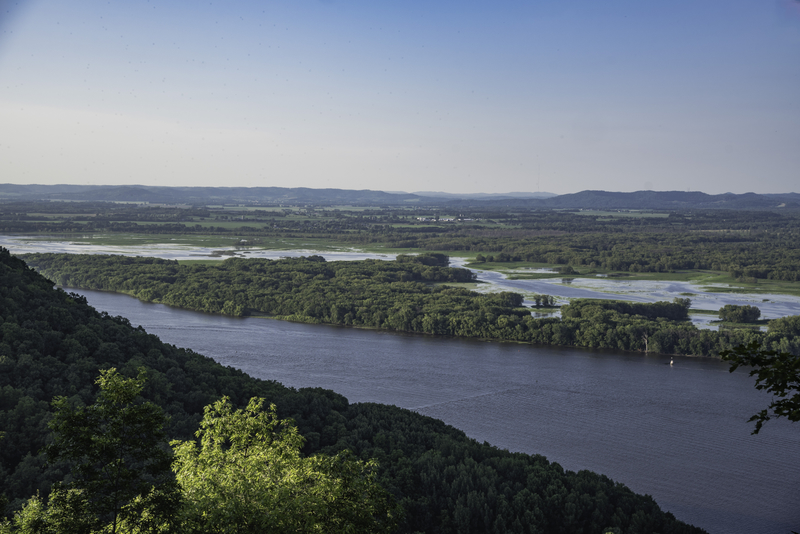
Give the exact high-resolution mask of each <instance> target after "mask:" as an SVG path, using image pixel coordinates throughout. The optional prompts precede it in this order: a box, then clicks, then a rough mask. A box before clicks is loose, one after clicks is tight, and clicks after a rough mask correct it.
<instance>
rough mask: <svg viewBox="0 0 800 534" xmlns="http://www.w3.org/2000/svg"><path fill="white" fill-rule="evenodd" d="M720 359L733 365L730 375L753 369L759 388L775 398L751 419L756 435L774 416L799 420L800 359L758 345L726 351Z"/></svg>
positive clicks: (743, 346)
mask: <svg viewBox="0 0 800 534" xmlns="http://www.w3.org/2000/svg"><path fill="white" fill-rule="evenodd" d="M720 357H721V358H722V359H723V360H726V361H729V362H731V368H730V372H733V371H735V370H736V369H738V368H739V367H740V366H748V367H753V369H752V370H751V371H750V376H755V377H756V389H761V390H766V391H767V392H769V393H772V394H773V395H774V396H775V398H774V399H773V400H772V402H771V403H770V404H769V406H768V407H767V408H766V409H764V410H761V411H760V412H758V413H757V414H755V415H754V416H753V417H751V418H750V419H749V422H752V421H755V422H756V428H755V430H753V434H758V432H759V430H761V427H762V426H763V425H764V423H766V422H767V421H769V420H770V419H771V418H772V417H785V418H787V419H788V420H789V421H792V422H797V421H800V356H796V355H792V354H788V353H786V352H777V351H774V350H765V349H764V348H763V347H762V346H761V345H759V344H758V343H750V344H749V345H739V346H738V347H735V348H734V349H732V350H726V351H723V352H721V353H720Z"/></svg>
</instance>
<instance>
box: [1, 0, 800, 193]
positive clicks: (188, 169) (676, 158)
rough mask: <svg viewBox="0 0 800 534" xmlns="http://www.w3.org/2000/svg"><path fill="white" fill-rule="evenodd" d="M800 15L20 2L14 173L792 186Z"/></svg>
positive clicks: (402, 185) (558, 185) (731, 9)
mask: <svg viewBox="0 0 800 534" xmlns="http://www.w3.org/2000/svg"><path fill="white" fill-rule="evenodd" d="M798 45H800V2H798V1H797V0H768V1H763V0H762V1H758V2H757V1H755V0H731V1H726V2H722V1H721V0H709V1H708V2H702V3H700V2H688V1H679V2H673V3H669V4H664V3H643V2H633V1H630V0H627V1H621V0H617V1H611V2H604V3H596V2H589V1H588V0H578V1H576V2H573V3H571V4H569V5H567V4H564V3H560V2H554V1H543V2H537V3H535V4H532V3H528V2H523V1H521V0H513V1H509V2H504V3H501V4H498V3H489V2H485V1H476V2H470V3H464V2H454V1H452V0H447V1H442V2H438V3H425V2H418V1H411V2H404V3H380V4H376V3H374V2H365V1H363V0H308V1H306V2H295V3H291V4H282V3H278V2H269V1H261V2H254V1H250V0H231V1H230V2H226V3H220V4H217V3H214V2H210V3H203V4H202V5H200V4H196V3H190V2H187V1H181V0H178V1H175V2H170V3H168V4H157V3H156V4H153V3H151V2H148V1H144V0H129V1H127V2H121V1H118V0H112V1H110V2H109V1H104V2H101V1H99V0H80V1H78V2H72V3H60V2H56V1H55V0H28V1H24V0H19V1H12V2H6V3H4V4H2V6H0V125H2V126H0V182H6V183H15V184H35V183H39V184H62V183H72V184H79V185H86V184H98V185H100V184H103V185H121V184H141V185H151V186H152V185H173V186H190V185H196V186H241V187H263V186H277V187H309V188H339V189H372V190H379V191H387V190H388V191H398V190H408V191H441V192H454V193H453V194H507V193H508V192H522V191H525V192H530V193H532V194H535V193H544V192H550V193H553V194H568V193H575V192H579V191H583V190H605V191H616V192H631V191H639V190H660V191H665V190H677V191H686V190H692V191H703V192H706V193H709V194H720V193H724V192H732V193H736V194H741V193H745V192H756V193H783V192H787V191H792V190H793V189H796V187H797V186H796V184H797V183H798V182H800V180H798V178H800V173H798V169H800V150H798V149H797V147H798V146H800V99H797V96H796V95H797V88H798V87H800V62H798V61H797V57H796V56H797V50H798V48H799V47H798Z"/></svg>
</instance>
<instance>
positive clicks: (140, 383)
mask: <svg viewBox="0 0 800 534" xmlns="http://www.w3.org/2000/svg"><path fill="white" fill-rule="evenodd" d="M144 383H145V370H144V369H143V368H142V369H140V371H139V376H138V378H135V379H133V378H125V377H123V376H122V375H120V374H119V373H117V370H116V369H114V368H111V369H108V370H105V371H101V372H100V377H99V378H98V379H97V384H98V385H99V386H100V395H99V396H98V398H97V400H96V401H95V403H94V404H92V405H91V406H88V407H85V408H83V407H80V408H74V407H73V406H71V405H70V402H69V400H68V399H67V398H65V397H56V398H55V399H54V400H53V406H54V408H55V414H54V416H53V418H52V420H51V421H50V424H49V426H50V428H51V429H52V430H53V434H54V440H53V443H52V444H51V445H50V446H48V448H47V454H48V457H49V458H50V460H51V461H56V460H67V461H69V462H71V463H73V465H72V475H73V481H72V482H71V483H69V484H66V485H58V486H57V488H58V489H67V490H69V489H76V490H79V491H80V494H79V495H80V497H81V499H82V500H81V501H80V502H81V503H83V504H85V505H86V506H87V507H88V508H87V509H86V510H87V511H88V512H89V513H88V514H85V513H84V514H83V515H90V516H92V517H95V518H96V521H97V522H99V523H102V524H109V527H108V529H109V530H110V532H112V533H113V532H117V531H118V530H119V526H120V524H122V523H124V524H126V525H127V526H128V529H129V530H137V531H138V530H139V518H141V517H143V516H145V515H147V516H152V515H156V516H160V517H157V521H158V520H161V521H166V520H167V519H168V518H169V517H171V515H172V514H173V513H174V508H175V504H176V503H177V497H176V495H175V492H176V491H177V488H176V487H175V486H174V483H173V480H172V477H171V476H170V475H171V473H170V465H171V462H172V458H171V455H170V454H169V453H168V451H167V450H165V449H164V448H163V446H162V444H163V443H164V442H165V441H166V436H165V434H164V432H163V430H162V426H163V424H164V414H163V411H162V410H161V408H160V407H159V406H157V405H155V404H153V403H152V402H142V401H141V400H137V398H138V397H139V394H140V393H141V391H142V389H143V388H144ZM65 495H72V494H70V493H69V492H68V491H67V492H64V491H62V492H60V493H56V496H65ZM54 502H56V503H57V502H61V500H59V499H56V498H55V496H53V495H51V503H54ZM63 502H65V503H68V504H69V507H72V508H74V507H75V505H74V502H75V501H74V500H70V499H66V500H64V501H63ZM145 502H147V503H148V504H149V505H151V506H152V508H149V507H148V509H147V510H146V511H145V510H143V509H142V508H143V506H142V505H143V504H144V503H145ZM53 506H55V505H54V504H51V507H53ZM62 508H63V507H62ZM62 508H57V509H62Z"/></svg>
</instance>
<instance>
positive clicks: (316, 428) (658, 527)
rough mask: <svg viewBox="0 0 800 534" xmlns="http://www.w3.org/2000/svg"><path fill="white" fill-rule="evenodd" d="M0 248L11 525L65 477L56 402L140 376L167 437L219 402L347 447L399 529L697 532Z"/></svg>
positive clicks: (186, 430) (652, 509)
mask: <svg viewBox="0 0 800 534" xmlns="http://www.w3.org/2000/svg"><path fill="white" fill-rule="evenodd" d="M52 286H53V284H52V282H51V281H49V280H47V279H46V278H44V277H43V276H41V275H39V274H37V273H36V272H34V271H33V270H31V269H29V268H28V267H27V266H26V265H25V264H24V262H23V261H21V260H20V259H18V258H14V257H12V256H11V255H10V254H9V253H8V251H7V250H5V249H0V432H3V437H2V440H3V441H2V444H3V446H2V448H1V449H0V488H2V490H3V494H4V496H5V497H6V498H7V499H8V505H7V506H6V510H5V513H6V514H9V513H11V512H12V511H13V510H14V509H16V508H18V507H19V505H20V504H21V503H22V502H23V501H24V500H25V499H27V498H28V497H30V496H31V495H33V494H34V493H35V492H36V491H39V492H40V493H41V495H42V496H43V497H44V496H46V495H47V494H48V492H49V489H50V486H51V484H52V483H53V482H55V481H58V480H61V479H62V478H63V477H64V476H65V473H66V466H65V465H64V464H46V462H45V457H44V455H43V454H42V453H40V451H41V449H42V447H43V446H44V445H45V444H46V443H47V441H48V439H49V438H48V435H49V430H48V427H47V422H48V421H49V420H50V418H51V417H52V408H51V404H50V403H51V401H52V399H53V398H54V397H55V396H59V395H60V396H65V397H67V398H68V399H70V401H71V402H74V403H76V404H78V405H81V404H83V405H89V404H91V403H93V402H94V400H95V397H96V395H97V389H96V386H95V385H94V380H95V377H97V376H98V374H99V371H100V370H101V369H107V368H110V367H116V368H117V369H119V371H120V372H121V373H122V374H125V375H127V376H136V374H137V372H138V371H137V370H138V368H139V367H144V368H145V369H146V372H147V376H148V380H147V383H146V385H145V387H144V390H143V395H144V397H145V398H147V399H149V400H151V401H153V402H155V403H156V404H158V405H159V406H161V407H162V408H163V409H164V410H165V411H166V412H167V414H168V415H169V416H170V422H169V426H168V428H167V434H168V435H169V437H170V438H177V439H188V438H190V437H191V434H192V433H193V432H194V431H195V430H196V429H197V425H198V422H199V421H200V417H201V411H202V409H203V407H204V406H206V405H208V404H210V403H212V402H213V401H215V400H217V399H219V398H220V397H221V396H223V395H227V396H229V397H231V398H232V402H233V403H234V404H235V405H237V406H244V405H245V404H246V403H247V401H248V399H249V398H250V397H252V396H261V397H264V398H266V399H267V401H268V402H274V403H275V404H276V405H277V409H278V414H279V415H280V416H281V417H284V418H285V417H291V418H293V419H294V420H295V421H296V422H297V425H298V428H299V430H300V432H301V433H302V435H303V436H305V438H306V441H305V447H304V449H303V452H304V453H305V454H312V453H315V452H324V453H335V452H338V451H342V450H346V449H349V450H351V451H353V453H355V455H356V456H357V457H359V458H363V459H368V458H376V459H377V460H378V461H379V462H380V469H379V481H380V483H381V484H382V486H383V487H384V488H386V489H387V490H388V491H389V492H390V493H391V494H392V495H394V496H395V498H396V500H397V502H398V503H399V504H400V505H401V506H402V508H403V510H404V512H405V516H404V519H403V521H402V523H401V526H400V530H399V531H400V532H409V533H410V532H431V533H449V532H461V533H464V532H476V533H477V532H498V533H502V532H574V533H584V532H585V533H587V534H588V533H597V532H600V531H601V529H604V528H607V527H608V528H617V529H620V531H622V532H625V533H626V534H628V533H631V534H632V533H651V532H662V533H684V532H685V533H690V532H702V531H701V530H700V529H697V528H694V527H691V526H688V525H685V524H683V523H681V522H679V521H677V520H676V519H675V518H674V517H673V516H672V515H671V514H669V513H664V512H662V511H661V510H660V509H659V508H658V506H657V505H656V503H655V502H654V501H653V500H652V499H651V498H650V497H647V496H640V495H636V494H634V493H633V492H631V491H630V490H629V489H627V488H626V487H625V486H622V485H620V484H615V483H614V482H613V481H612V480H610V479H608V478H607V477H604V476H602V475H597V474H595V473H591V472H588V471H581V472H578V473H573V472H569V471H566V472H565V471H564V470H563V469H562V468H561V467H560V466H559V465H557V464H551V463H549V462H547V460H546V459H545V458H544V457H542V456H530V455H526V454H512V453H509V452H507V451H502V450H498V449H496V448H494V447H492V446H490V445H488V444H479V443H477V442H475V441H474V440H471V439H469V438H467V437H466V436H465V435H464V434H463V433H462V432H460V431H459V430H457V429H454V428H452V427H450V426H447V425H445V424H444V423H442V422H441V421H438V420H435V419H432V418H429V417H424V416H421V415H418V414H416V413H414V412H411V411H408V410H402V409H399V408H395V407H390V406H382V405H377V404H368V403H367V404H355V405H350V404H349V403H348V402H347V399H345V398H344V397H342V396H340V395H337V394H336V393H334V392H332V391H327V390H321V389H301V390H294V389H291V388H286V387H284V386H282V385H280V384H277V383H275V382H270V381H262V380H257V379H253V378H251V377H248V376H247V375H245V374H243V373H241V372H239V371H236V370H234V369H231V368H225V367H223V366H221V365H219V364H216V363H215V362H213V361H212V360H210V359H209V358H206V357H204V356H201V355H199V354H196V353H194V352H192V351H190V350H185V349H179V348H176V347H174V346H170V345H166V344H163V343H161V342H160V341H159V340H158V338H156V337H155V336H152V335H149V334H147V333H146V332H145V331H144V330H143V329H141V328H133V327H132V326H131V325H130V324H129V322H128V321H127V320H125V319H124V318H121V317H109V316H107V315H105V314H101V313H98V312H97V311H95V310H94V309H93V308H91V307H90V306H88V305H87V303H86V301H85V300H84V299H82V298H81V297H78V296H76V295H69V294H67V293H65V292H64V291H61V290H57V289H53V287H52Z"/></svg>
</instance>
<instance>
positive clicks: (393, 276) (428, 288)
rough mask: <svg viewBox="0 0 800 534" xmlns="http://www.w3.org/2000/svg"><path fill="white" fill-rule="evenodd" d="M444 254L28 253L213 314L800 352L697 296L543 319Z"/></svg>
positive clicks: (707, 349) (60, 269)
mask: <svg viewBox="0 0 800 534" xmlns="http://www.w3.org/2000/svg"><path fill="white" fill-rule="evenodd" d="M440 256H443V255H440ZM440 256H429V255H422V256H408V257H402V258H401V261H399V262H396V261H395V262H393V261H379V260H363V261H337V262H326V261H325V260H324V259H323V258H321V257H319V256H312V257H308V258H285V259H281V260H260V259H241V258H232V259H228V260H225V261H222V262H219V264H217V265H181V264H178V263H177V262H175V261H170V260H161V259H157V258H131V257H125V256H103V255H73V254H36V255H27V256H26V259H27V260H28V261H30V263H31V265H32V266H34V267H35V268H36V269H38V270H40V272H42V273H43V274H44V275H45V276H47V277H49V278H50V279H52V280H54V281H55V282H56V283H59V284H62V285H71V286H73V287H81V288H86V289H100V290H106V291H120V292H125V293H128V294H131V295H134V296H137V297H138V298H140V299H142V300H145V301H151V302H161V303H164V304H170V305H173V306H179V307H183V308H188V309H192V310H198V311H205V312H212V313H223V314H229V315H247V314H267V315H270V316H273V317H277V318H282V319H289V320H293V321H302V322H308V323H328V324H338V325H347V326H361V327H368V328H381V329H388V330H400V331H406V332H418V333H424V334H435V335H449V336H460V337H475V338H483V339H494V340H504V341H518V342H526V343H537V344H548V345H574V346H578V347H590V348H610V349H619V350H629V351H641V352H661V353H667V354H693V355H702V356H716V355H717V354H718V353H719V351H721V350H725V349H729V348H732V347H734V346H736V345H738V344H741V343H750V342H751V341H758V342H760V343H765V344H767V345H768V346H769V347H770V348H773V349H775V350H782V351H785V352H791V353H800V338H799V337H797V336H795V335H785V334H778V333H776V332H772V331H771V332H769V333H768V334H766V335H764V334H762V333H761V332H758V331H749V330H726V331H722V332H717V331H711V330H699V329H697V328H696V327H695V326H694V325H692V324H691V323H690V322H689V321H688V314H687V312H688V309H689V306H690V304H691V303H690V301H689V300H688V299H677V300H675V301H674V302H656V303H649V304H648V303H625V302H621V301H605V300H592V299H576V300H573V301H572V302H570V304H568V305H565V306H563V307H562V310H561V318H560V319H558V318H544V319H542V318H535V317H533V316H531V310H530V309H528V308H524V307H522V303H523V297H522V295H520V294H517V293H510V292H503V293H479V292H475V291H469V290H467V289H464V288H463V287H449V286H446V285H438V283H439V282H462V281H469V280H472V273H471V272H469V271H468V270H466V269H454V268H450V267H442V266H441V264H444V263H446V256H444V257H440ZM428 263H437V264H438V265H428ZM545 297H547V296H542V295H539V296H534V297H533V298H534V302H536V299H537V298H538V302H539V303H544V302H547V303H548V304H552V299H550V298H549V297H548V298H545Z"/></svg>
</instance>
